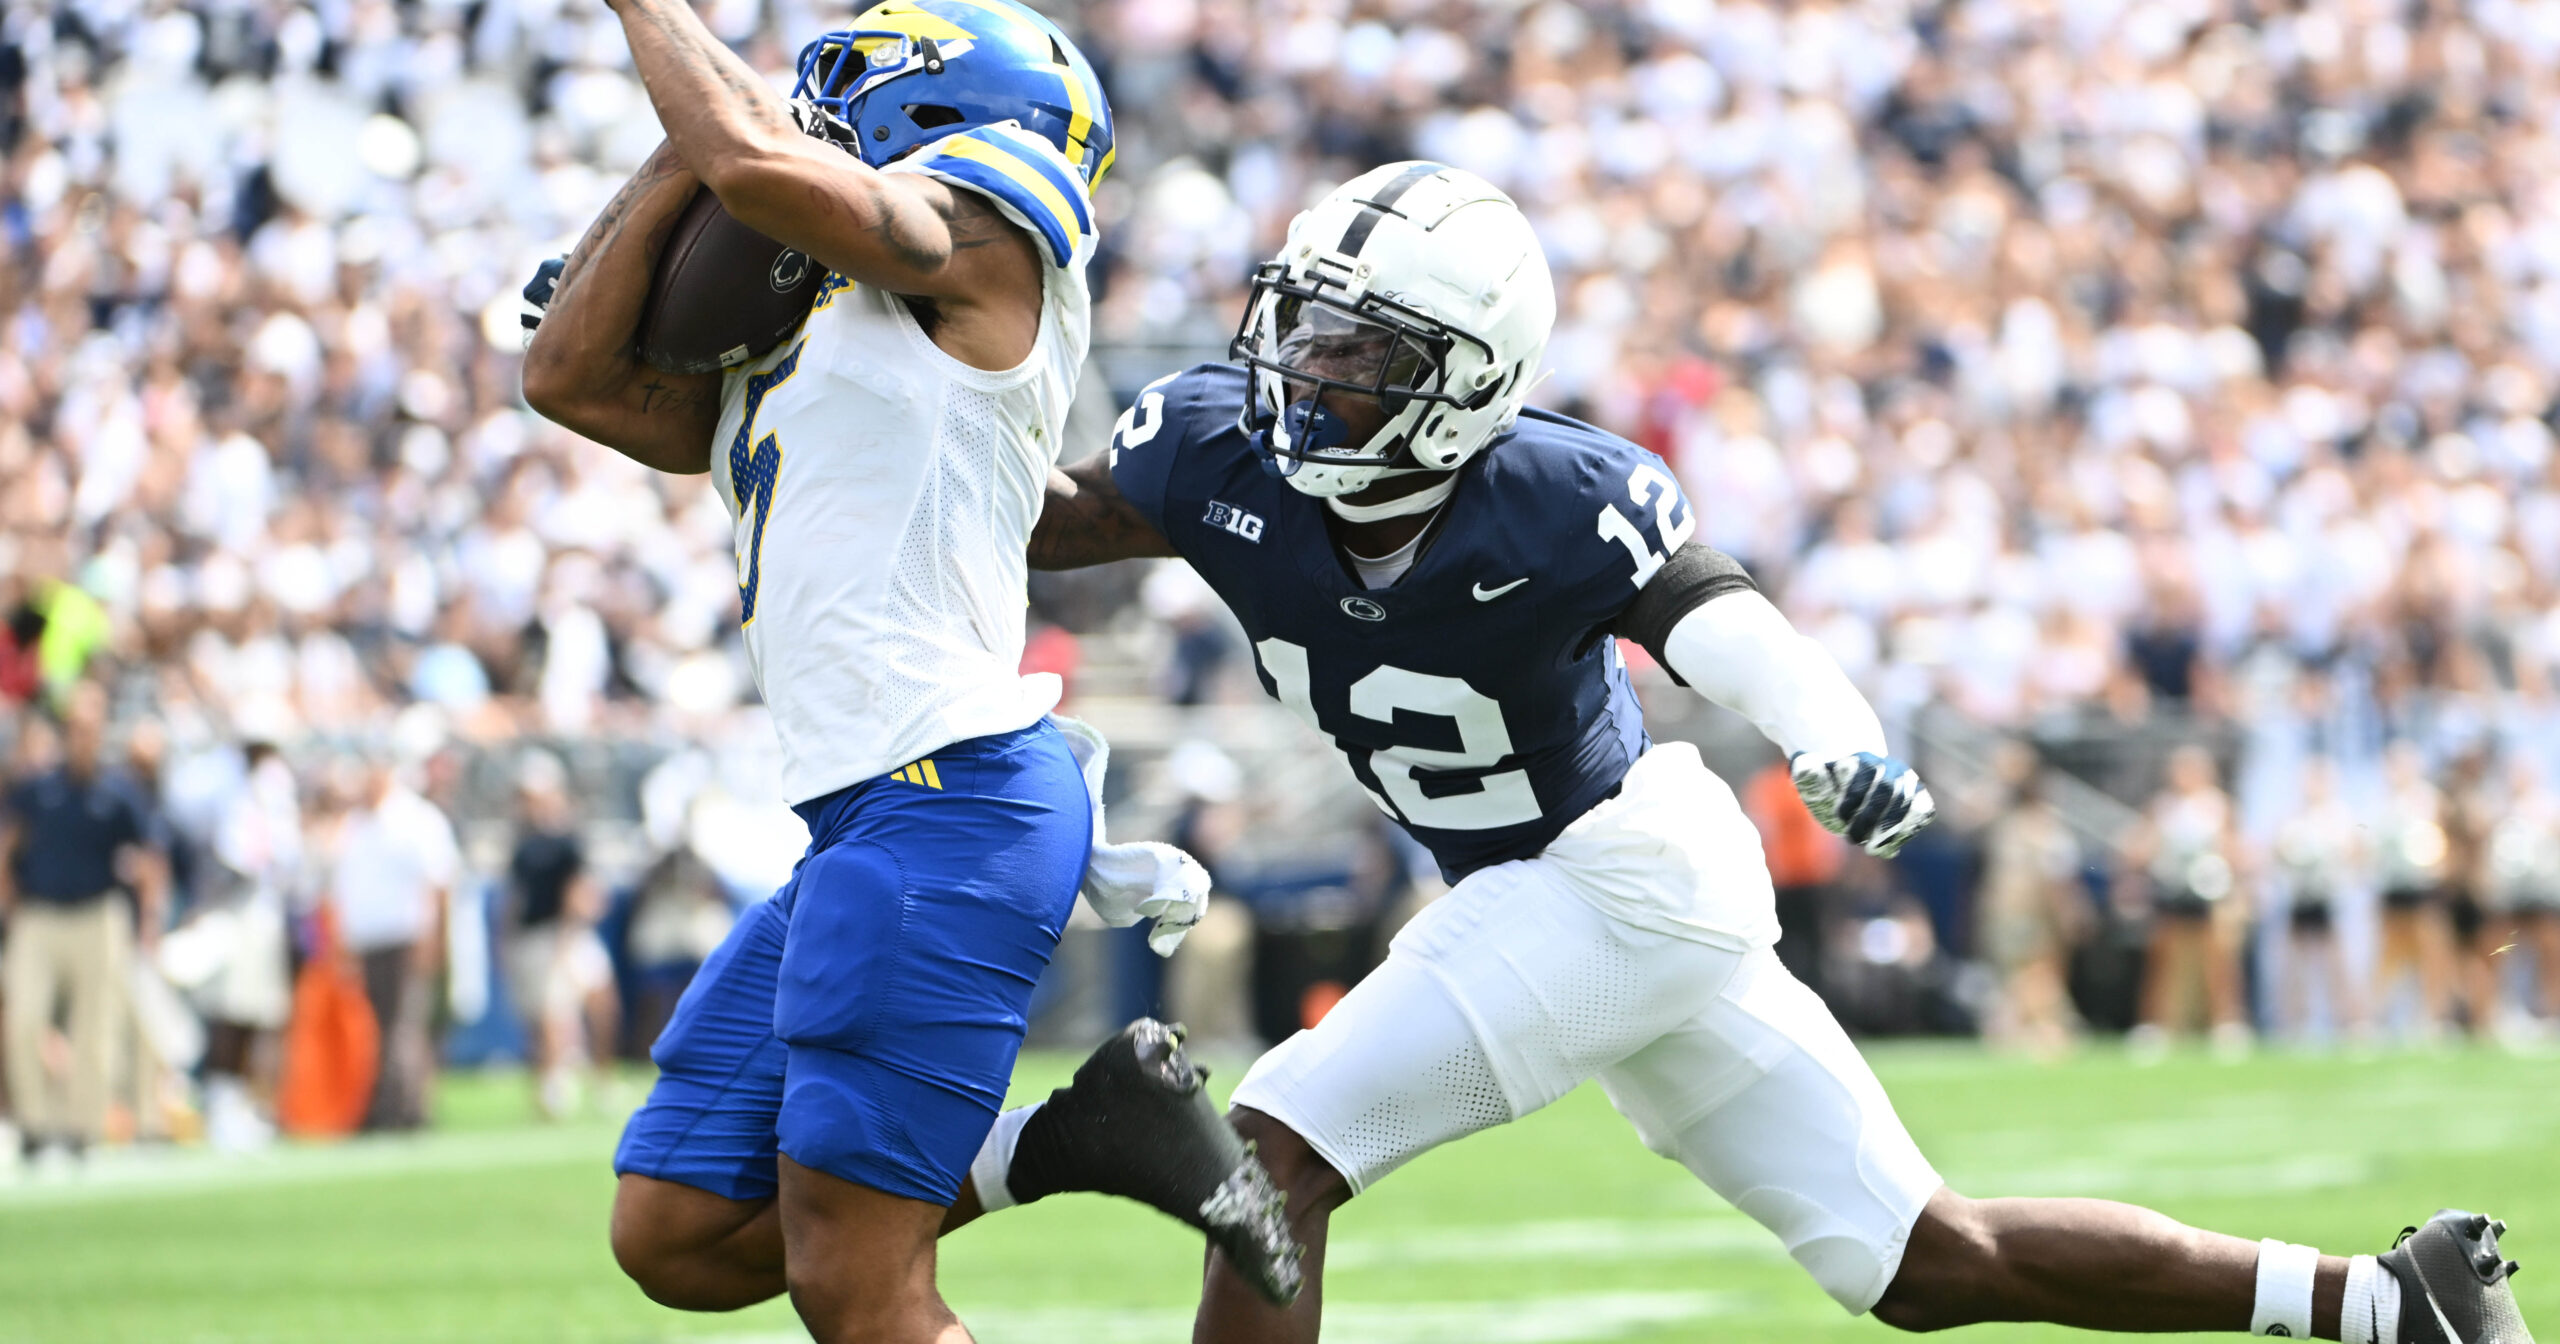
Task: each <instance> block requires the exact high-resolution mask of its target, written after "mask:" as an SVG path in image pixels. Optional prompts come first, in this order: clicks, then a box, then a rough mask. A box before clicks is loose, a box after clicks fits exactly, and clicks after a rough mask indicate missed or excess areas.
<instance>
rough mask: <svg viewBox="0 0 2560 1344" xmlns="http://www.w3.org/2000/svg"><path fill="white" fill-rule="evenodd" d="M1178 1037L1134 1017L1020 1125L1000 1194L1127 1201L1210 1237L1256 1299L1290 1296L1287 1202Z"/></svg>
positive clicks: (1294, 1258)
mask: <svg viewBox="0 0 2560 1344" xmlns="http://www.w3.org/2000/svg"><path fill="white" fill-rule="evenodd" d="M1208 1077H1209V1071H1208V1070H1207V1069H1204V1068H1202V1067H1200V1066H1199V1065H1197V1064H1194V1063H1192V1062H1191V1058H1190V1056H1188V1055H1186V1054H1184V1053H1183V1051H1182V1028H1181V1027H1180V1026H1166V1025H1165V1024H1164V1023H1162V1022H1158V1021H1156V1020H1155V1019H1154V1018H1151V1017H1142V1018H1139V1019H1138V1020H1137V1021H1135V1022H1132V1023H1130V1024H1129V1025H1128V1026H1127V1027H1125V1028H1123V1029H1122V1030H1121V1032H1120V1034H1119V1035H1117V1036H1114V1037H1112V1038H1111V1039H1110V1040H1108V1041H1105V1042H1103V1043H1102V1048H1101V1049H1099V1050H1096V1051H1094V1052H1093V1057H1092V1058H1090V1059H1087V1060H1086V1061H1085V1062H1084V1063H1083V1064H1082V1065H1081V1066H1079V1067H1078V1068H1077V1069H1076V1076H1075V1081H1074V1082H1072V1083H1070V1084H1068V1085H1067V1086H1065V1087H1062V1088H1059V1089H1058V1090H1057V1091H1055V1092H1052V1093H1050V1094H1049V1100H1048V1103H1047V1104H1046V1105H1044V1106H1042V1107H1041V1108H1040V1109H1039V1111H1038V1112H1037V1113H1035V1114H1034V1115H1033V1116H1032V1117H1031V1119H1030V1120H1029V1121H1028V1122H1027V1123H1025V1124H1024V1125H1023V1127H1022V1136H1021V1138H1020V1139H1019V1140H1018V1141H1017V1142H1016V1143H1015V1145H1014V1150H1013V1167H1012V1169H1011V1170H1010V1171H1009V1172H1008V1173H1007V1174H1006V1177H1005V1186H1006V1188H1007V1189H1008V1190H1009V1191H1010V1192H1011V1193H1012V1195H1013V1197H1014V1199H1015V1201H1016V1202H1018V1203H1023V1204H1028V1203H1030V1202H1031V1201H1033V1200H1035V1199H1039V1198H1042V1197H1043V1196H1047V1195H1054V1194H1059V1193H1062V1192H1066V1191H1090V1192H1093V1193H1097V1194H1105V1195H1119V1196H1121V1197H1122V1198H1125V1199H1134V1200H1137V1201H1138V1202H1139V1203H1141V1204H1145V1205H1147V1206H1149V1207H1150V1208H1154V1209H1159V1210H1161V1211H1163V1212H1165V1213H1167V1214H1170V1215H1172V1216H1173V1217H1175V1218H1179V1219H1181V1220H1182V1221H1183V1222H1186V1223H1189V1224H1190V1225H1191V1226H1193V1227H1196V1228H1198V1229H1200V1230H1201V1231H1202V1232H1204V1233H1206V1234H1207V1235H1208V1238H1209V1241H1210V1243H1211V1244H1212V1245H1214V1246H1216V1247H1217V1248H1218V1249H1219V1250H1221V1251H1224V1252H1225V1253H1226V1256H1227V1263H1229V1264H1231V1265H1234V1266H1235V1267H1236V1269H1237V1271H1238V1272H1240V1273H1242V1274H1243V1275H1244V1276H1245V1278H1246V1279H1248V1280H1250V1281H1251V1282H1252V1283H1253V1285H1254V1287H1256V1288H1257V1289H1259V1290H1260V1291H1261V1293H1262V1295H1263V1296H1264V1297H1266V1298H1269V1299H1270V1300H1271V1301H1272V1302H1274V1303H1276V1304H1278V1305H1280V1306H1287V1305H1288V1304H1289V1302H1290V1301H1291V1300H1292V1299H1294V1298H1296V1297H1297V1295H1298V1287H1299V1283H1300V1277H1299V1273H1298V1257H1300V1256H1301V1255H1304V1254H1305V1253H1306V1248H1305V1247H1303V1246H1300V1245H1299V1244H1298V1243H1297V1240H1296V1239H1295V1238H1293V1237H1291V1236H1290V1235H1289V1219H1288V1214H1287V1211H1286V1209H1285V1208H1284V1207H1283V1206H1284V1205H1285V1204H1286V1202H1287V1196H1285V1195H1283V1194H1281V1192H1280V1189H1279V1187H1278V1186H1275V1185H1273V1184H1272V1181H1271V1173H1270V1172H1268V1171H1266V1170H1264V1169H1263V1166H1262V1163H1261V1162H1260V1161H1258V1160H1257V1159H1256V1158H1255V1157H1254V1155H1253V1148H1252V1146H1251V1145H1249V1144H1247V1143H1246V1142H1245V1141H1244V1140H1243V1139H1242V1138H1239V1137H1237V1135H1236V1131H1235V1128H1234V1127H1233V1126H1231V1125H1229V1124H1228V1123H1227V1118H1226V1117H1225V1116H1224V1115H1221V1114H1219V1113H1218V1106H1217V1103H1216V1102H1213V1101H1211V1100H1210V1099H1209V1092H1208V1089H1207V1088H1206V1087H1205V1086H1204V1085H1203V1084H1205V1083H1206V1082H1207V1081H1208Z"/></svg>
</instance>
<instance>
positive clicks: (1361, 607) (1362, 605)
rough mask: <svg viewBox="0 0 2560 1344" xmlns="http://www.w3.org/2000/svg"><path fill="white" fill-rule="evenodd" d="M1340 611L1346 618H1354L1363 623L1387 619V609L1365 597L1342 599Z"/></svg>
mask: <svg viewBox="0 0 2560 1344" xmlns="http://www.w3.org/2000/svg"><path fill="white" fill-rule="evenodd" d="M1342 611H1343V614H1344V615H1346V616H1355V617H1358V618H1359V619H1361V620H1364V621H1383V620H1385V619H1387V609H1386V608H1385V607H1382V606H1379V605H1378V604H1377V603H1375V602H1373V601H1371V600H1369V599H1368V598H1365V597H1346V598H1344V599H1342Z"/></svg>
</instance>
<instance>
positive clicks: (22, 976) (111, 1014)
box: [0, 683, 167, 1158]
mask: <svg viewBox="0 0 2560 1344" xmlns="http://www.w3.org/2000/svg"><path fill="white" fill-rule="evenodd" d="M106 720H107V702H106V692H105V691H104V690H103V689H101V688H100V687H99V686H97V685H96V684H95V683H81V684H79V685H77V686H75V687H74V688H73V689H72V691H71V693H70V695H69V697H68V700H67V702H66V704H65V706H64V710H63V723H62V732H61V745H60V752H61V759H60V761H59V762H58V763H51V764H49V765H48V766H47V767H46V768H41V769H39V770H37V771H35V772H33V773H30V774H26V775H22V776H20V777H19V778H16V779H14V780H12V781H10V784H9V789H8V809H7V814H6V821H5V830H0V857H5V859H6V862H4V863H0V874H5V876H0V910H5V911H6V912H7V920H8V946H7V955H6V961H5V972H4V973H0V978H5V982H6V992H7V999H6V1019H5V1024H6V1030H5V1032H0V1051H5V1054H6V1058H7V1061H8V1076H9V1095H10V1098H11V1100H12V1102H13V1103H14V1105H15V1106H16V1108H17V1113H18V1127H19V1130H20V1135H21V1142H22V1143H23V1144H24V1145H25V1147H26V1149H27V1153H28V1156H30V1157H31V1158H32V1157H36V1156H39V1155H41V1154H43V1153H45V1152H47V1151H50V1150H56V1149H59V1150H67V1151H68V1153H69V1154H70V1155H72V1156H73V1157H77V1156H79V1155H81V1154H83V1153H85V1152H86V1151H87V1149H88V1147H89V1146H90V1145H91V1144H94V1143H96V1142H97V1141H98V1140H99V1139H100V1138H101V1137H102V1136H104V1134H105V1133H106V1124H107V1103H108V1087H109V1083H110V1078H111V1071H112V1069H113V1068H114V1065H115V1057H116V1053H117V1050H118V1047H119V1046H120V1045H121V1043H122V1041H123V1033H124V1032H125V1030H126V1021H125V1013H124V1004H125V998H126V994H127V990H128V984H129V976H130V974H131V972H130V962H131V957H132V951H133V946H134V942H135V937H136V931H137V914H138V928H139V932H140V940H141V943H142V946H143V948H144V950H145V951H146V952H147V951H149V950H150V949H151V948H153V947H154V946H155V945H156V943H157V936H158V933H159V928H160V918H161V903H162V897H163V894H164V892H165V890H166V878H167V865H166V863H165V861H164V860H163V857H162V855H161V852H160V848H159V844H158V840H157V837H156V835H155V834H154V830H155V824H154V822H153V820H152V815H151V810H150V807H149V805H148V804H147V803H146V802H145V801H144V800H143V799H142V798H141V797H140V796H139V795H138V794H137V793H136V792H135V791H134V789H133V788H132V787H131V785H130V783H129V782H128V781H127V780H126V779H125V777H124V775H123V774H122V772H120V771H117V770H113V769H110V768H108V767H107V765H106V761H105V754H104V753H105V748H106ZM30 722H31V723H32V722H33V721H30ZM28 731H29V732H30V735H32V736H36V737H37V738H38V741H37V743H36V744H35V745H34V746H33V747H32V749H31V751H30V752H29V754H30V755H31V756H35V757H37V758H38V759H41V757H42V756H44V755H50V754H51V747H50V744H48V743H45V742H43V741H42V737H43V736H44V735H45V733H44V730H43V729H40V728H33V727H30V728H29V730H28ZM128 897H129V898H130V899H128ZM57 1021H58V1022H59V1023H60V1030H61V1032H62V1034H63V1037H64V1039H65V1040H66V1042H67V1044H68V1047H69V1049H68V1053H67V1055H66V1056H65V1058H64V1060H63V1063H62V1067H61V1068H60V1069H59V1071H57V1070H56V1069H55V1068H54V1067H53V1066H52V1064H51V1063H50V1061H49V1059H48V1055H49V1054H50V1052H49V1051H48V1050H47V1049H46V1038H47V1037H48V1036H50V1035H51V1034H52V1033H53V1032H54V1031H55V1029H56V1023H57Z"/></svg>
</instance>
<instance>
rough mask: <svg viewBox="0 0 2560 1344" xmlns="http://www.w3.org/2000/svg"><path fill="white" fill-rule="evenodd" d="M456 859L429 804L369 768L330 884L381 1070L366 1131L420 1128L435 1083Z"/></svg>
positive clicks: (448, 832) (377, 767) (385, 772)
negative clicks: (369, 1010) (374, 1030)
mask: <svg viewBox="0 0 2560 1344" xmlns="http://www.w3.org/2000/svg"><path fill="white" fill-rule="evenodd" d="M461 869H462V856H461V852H460V850H459V849H458V848H457V846H456V845H455V843H454V838H453V825H452V823H451V822H449V821H447V820H446V819H445V815H444V813H443V812H442V811H441V810H439V809H438V808H437V807H436V805H435V804H433V803H431V802H428V801H427V800H426V799H425V798H422V797H420V796H419V795H418V794H417V792H416V791H415V790H413V789H411V788H409V787H408V786H407V785H406V784H405V783H403V782H401V780H400V778H399V776H398V774H397V772H396V771H395V770H394V769H393V767H392V766H391V765H390V763H388V762H387V761H386V762H376V763H375V764H373V765H372V766H371V767H370V768H369V770H368V771H367V774H366V776H365V780H364V785H363V791H362V792H361V793H360V794H359V795H358V797H357V800H356V805H355V807H354V808H353V809H352V810H351V811H350V812H349V813H348V814H347V817H346V819H345V821H344V822H343V823H342V824H341V827H340V830H339V833H338V839H337V854H336V858H335V862H334V863H333V864H332V866H331V869H330V876H329V900H330V902H331V903H332V904H333V905H334V906H335V908H336V912H337V917H338V932H339V937H340V938H341V940H342V941H343V943H344V945H345V948H346V951H347V953H348V954H349V955H350V956H352V957H354V958H355V960H356V963H357V968H358V970H359V972H360V974H361V975H362V976H363V979H364V992H365V999H366V1001H367V1002H368V1003H370V1004H371V1005H372V1007H373V1014H374V1020H375V1021H376V1022H377V1023H378V1024H379V1025H380V1027H381V1031H382V1068H381V1074H380V1076H379V1078H378V1079H377V1081H376V1082H375V1085H374V1092H373V1103H372V1106H371V1107H370V1109H369V1110H368V1111H367V1112H366V1115H365V1122H364V1124H365V1128H366V1129H371V1130H383V1129H395V1130H396V1129H416V1128H417V1127H419V1126H420V1125H423V1124H425V1123H426V1119H427V1108H428V1105H429V1103H430V1102H431V1101H432V1100H433V1090H434V1084H435V1048H436V1045H435V1035H436V1024H437V1021H438V1019H439V1017H440V1016H441V1007H442V1006H441V1003H440V1001H439V1000H440V998H441V995H440V993H439V990H440V987H441V974H440V973H441V971H442V970H443V965H444V939H445V929H444V923H445V918H446V915H447V911H448V909H449V907H450V904H451V900H452V895H453V888H454V884H455V883H456V882H458V881H459V880H460V879H461V875H462V873H461Z"/></svg>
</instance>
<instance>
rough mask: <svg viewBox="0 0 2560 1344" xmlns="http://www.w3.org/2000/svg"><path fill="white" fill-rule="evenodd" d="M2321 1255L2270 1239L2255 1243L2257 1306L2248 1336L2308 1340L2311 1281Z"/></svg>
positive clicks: (2306, 1247) (2251, 1313)
mask: <svg viewBox="0 0 2560 1344" xmlns="http://www.w3.org/2000/svg"><path fill="white" fill-rule="evenodd" d="M2319 1270H2320V1252H2319V1251H2317V1250H2315V1249H2313V1248H2312V1247H2309V1246H2297V1245H2295V1244H2293V1243H2292V1242H2286V1241H2277V1240H2276V1239H2275V1238H2273V1237H2269V1238H2268V1239H2266V1240H2265V1241H2262V1242H2259V1243H2258V1304H2257V1306H2256V1308H2255V1309H2253V1310H2252V1311H2251V1312H2250V1313H2249V1333H2250V1334H2253V1335H2275V1336H2278V1337H2280V1338H2286V1339H2309V1338H2310V1337H2311V1280H2312V1277H2313V1276H2314V1275H2316V1274H2317V1273H2319Z"/></svg>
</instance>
